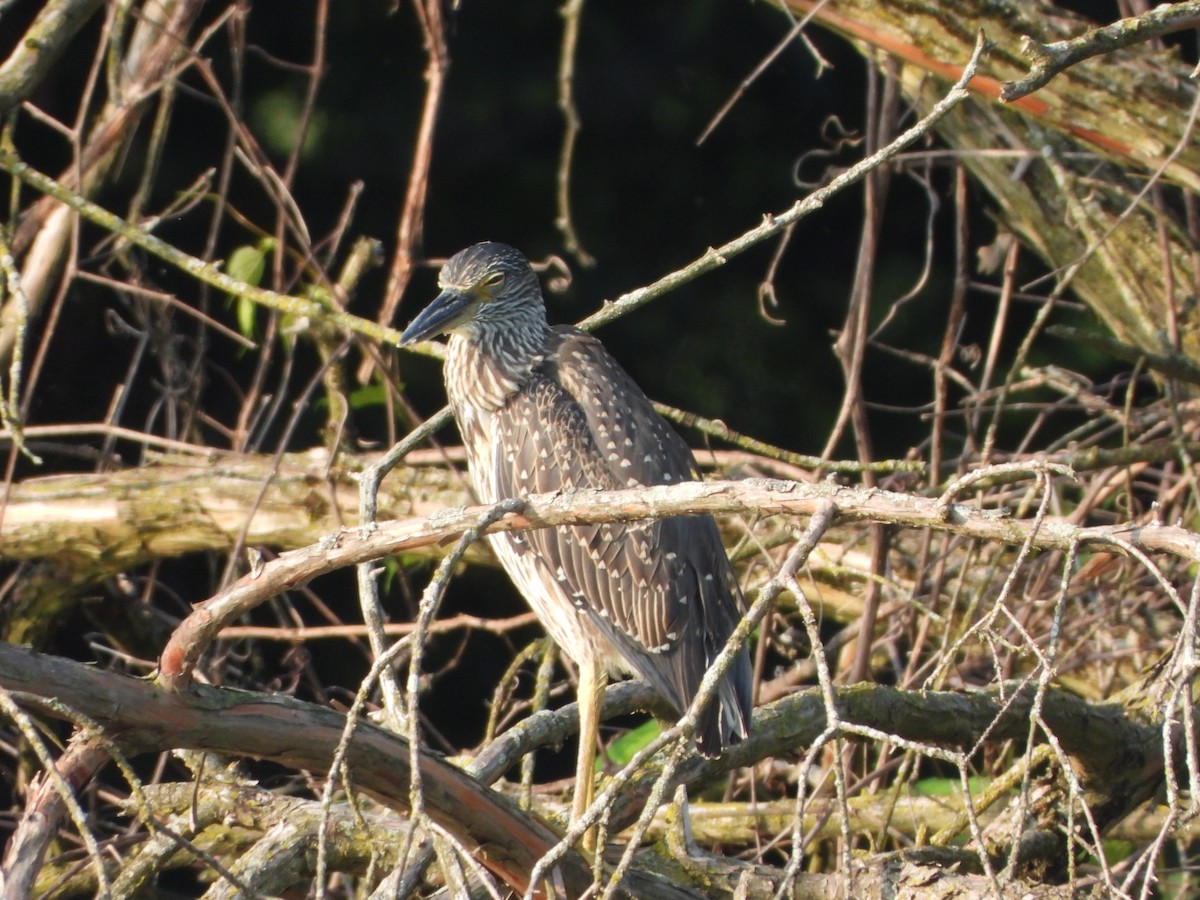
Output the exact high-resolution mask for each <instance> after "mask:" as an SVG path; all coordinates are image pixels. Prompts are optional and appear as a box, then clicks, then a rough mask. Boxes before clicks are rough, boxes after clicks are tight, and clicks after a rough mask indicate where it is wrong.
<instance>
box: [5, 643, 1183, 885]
mask: <svg viewBox="0 0 1200 900" xmlns="http://www.w3.org/2000/svg"><path fill="white" fill-rule="evenodd" d="M0 688H3V689H5V690H7V691H10V692H12V694H13V695H14V696H15V697H16V699H17V700H18V702H20V703H21V704H22V705H23V706H25V707H26V708H28V709H31V710H39V711H42V712H45V710H44V709H43V707H42V705H41V704H40V703H39V702H38V698H44V699H54V700H57V701H58V702H59V703H60V704H62V705H63V706H65V707H68V708H72V709H78V710H85V711H86V712H87V714H88V716H89V717H90V718H91V719H92V720H93V721H94V722H96V723H97V724H99V725H100V726H101V727H102V728H103V729H104V730H105V732H106V734H107V735H108V736H109V737H110V738H111V739H112V740H113V741H114V742H115V743H116V744H117V745H118V746H120V747H121V748H122V750H124V751H125V752H126V753H128V754H134V753H144V752H151V751H159V750H167V749H173V748H181V747H183V748H193V749H206V750H211V751H215V752H220V753H228V754H234V755H248V756H253V757H258V758H262V759H270V760H274V761H276V762H279V763H281V764H283V765H287V766H291V767H296V768H300V769H307V770H310V771H315V772H324V771H327V770H328V767H329V763H330V760H331V758H332V755H333V752H334V749H335V747H336V746H337V742H338V740H339V738H340V736H341V732H342V728H343V726H344V717H343V715H342V714H341V713H339V712H335V711H333V710H330V709H326V708H324V707H319V706H315V705H313V704H308V703H303V702H300V701H297V700H293V699H291V698H287V697H273V696H269V695H263V694H253V693H248V692H243V691H234V690H230V689H214V688H208V687H203V688H199V687H198V688H194V689H193V690H192V691H191V692H189V693H187V694H183V695H172V694H170V693H167V692H164V691H162V690H159V689H158V688H157V687H156V686H155V685H154V684H152V683H150V682H147V681H144V680H139V679H134V678H130V677H128V676H123V675H117V674H113V673H109V672H103V671H100V670H97V669H95V668H92V667H88V666H85V665H82V664H79V663H75V662H71V661H67V660H63V659H59V658H55V657H51V656H45V655H42V654H38V653H35V652H32V651H29V650H24V649H21V648H17V647H12V646H9V645H3V644H0ZM645 690H646V689H645V688H644V687H642V686H640V685H620V686H617V689H616V690H615V691H614V696H613V697H612V698H610V699H611V700H613V701H614V703H613V704H612V705H611V706H609V705H607V704H606V712H616V711H624V710H625V709H627V708H628V706H629V704H630V703H631V702H632V703H636V702H638V701H639V700H640V699H645V697H644V694H645ZM1034 692H1035V689H1034V688H1033V687H1027V688H1024V689H1022V690H1019V691H1017V692H1016V694H1015V695H1009V696H1007V697H1004V696H1002V695H1001V694H1000V692H999V691H997V690H989V691H981V692H979V693H977V694H970V695H965V694H959V693H954V692H945V691H942V692H917V691H899V690H896V689H894V688H888V687H882V686H878V685H858V686H854V687H847V688H841V689H839V690H838V691H837V703H838V707H839V711H840V714H841V716H842V718H843V721H845V722H846V723H848V724H858V725H866V726H870V727H873V728H878V729H886V730H887V731H889V732H891V733H894V734H896V735H898V736H900V737H904V738H908V739H911V740H917V741H923V742H927V743H931V744H937V745H942V746H960V747H971V746H974V745H975V744H976V743H977V742H978V741H979V740H981V739H982V738H983V737H984V736H985V735H986V736H987V738H988V740H989V741H1004V740H1008V739H1021V738H1022V737H1023V736H1024V735H1025V734H1026V733H1027V730H1028V716H1029V710H1030V704H1031V703H1032V700H1033V694H1034ZM50 714H51V715H55V714H56V713H54V712H51V713H50ZM1042 714H1043V717H1044V718H1045V721H1046V722H1047V724H1048V725H1050V727H1051V728H1052V729H1053V730H1054V733H1055V735H1056V737H1057V738H1058V739H1059V741H1060V742H1061V743H1062V746H1063V747H1064V748H1065V749H1066V750H1067V751H1068V752H1069V753H1071V754H1072V756H1073V758H1074V759H1075V760H1076V763H1077V765H1078V767H1079V769H1080V771H1081V772H1083V773H1084V775H1085V779H1086V781H1087V782H1088V783H1089V784H1090V785H1092V786H1093V787H1095V788H1097V789H1101V788H1103V789H1105V790H1107V792H1108V793H1109V794H1110V795H1111V797H1112V798H1114V799H1115V798H1117V796H1116V795H1120V797H1119V799H1121V800H1123V801H1129V800H1131V799H1133V798H1132V797H1131V796H1130V794H1129V792H1130V791H1138V792H1139V793H1140V796H1141V797H1142V798H1143V799H1144V798H1146V797H1148V796H1152V795H1153V793H1154V791H1155V789H1156V787H1155V786H1156V785H1161V778H1162V754H1161V748H1162V741H1161V736H1162V732H1161V730H1160V728H1158V727H1156V726H1154V725H1152V724H1148V723H1141V722H1138V721H1136V720H1134V719H1133V718H1132V717H1131V716H1130V715H1129V714H1128V713H1127V711H1126V710H1125V709H1124V708H1123V707H1122V706H1121V705H1120V704H1119V703H1115V702H1110V703H1089V702H1087V701H1084V700H1082V699H1080V698H1078V697H1074V696H1072V695H1070V694H1068V693H1066V692H1062V691H1058V690H1051V691H1050V692H1049V694H1048V695H1047V696H1046V698H1045V700H1044V703H1043V709H1042ZM573 718H574V710H573V708H571V709H564V710H560V711H557V712H552V713H544V714H539V715H538V716H534V717H531V719H530V720H528V722H527V725H528V726H529V727H528V728H527V729H525V730H524V733H523V734H522V732H521V731H520V730H518V731H515V732H514V733H513V734H512V735H510V736H506V737H502V739H501V741H500V742H498V744H497V745H496V749H495V750H493V751H489V752H488V754H486V755H485V757H481V758H480V759H479V760H478V761H477V763H476V765H475V766H473V767H472V768H474V769H476V770H477V771H478V772H479V776H480V777H481V778H484V779H486V780H490V779H494V778H496V777H498V776H499V775H500V774H501V773H502V772H503V771H504V770H505V769H506V768H508V767H509V766H510V765H511V764H512V763H513V762H514V761H515V760H516V758H517V755H519V753H520V752H525V751H527V750H529V749H531V748H532V746H534V745H537V744H541V743H543V742H545V741H551V742H553V741H555V740H561V738H562V736H563V731H562V728H563V727H564V726H571V725H572V719H573ZM538 723H544V725H545V726H548V727H542V725H541V724H538ZM824 728H825V711H824V708H823V704H822V701H821V698H820V696H819V692H817V691H816V690H813V691H805V692H803V693H799V694H796V695H793V696H792V697H788V698H785V699H784V700H781V701H778V702H777V703H774V704H772V705H771V706H769V707H767V708H764V709H760V710H758V711H757V713H756V715H755V722H754V732H753V736H752V737H751V739H750V740H748V741H745V742H743V743H742V744H739V745H736V746H735V747H734V748H732V750H731V751H730V752H729V753H727V754H726V755H725V757H723V758H722V759H721V760H718V761H715V762H714V761H708V760H703V759H700V758H696V757H692V758H689V759H687V760H685V761H684V762H683V763H682V764H681V765H680V766H679V768H678V769H677V772H676V779H675V780H676V782H677V783H683V784H696V783H700V782H707V781H709V780H711V779H712V778H714V777H716V776H717V775H718V774H719V773H720V772H722V771H725V770H728V769H731V768H735V767H737V766H741V765H747V764H750V763H752V762H754V761H757V760H760V759H763V758H767V757H771V756H778V755H781V754H782V755H786V754H788V753H792V752H796V751H797V750H799V749H802V748H804V747H806V746H808V744H809V743H810V742H811V741H812V740H813V739H814V738H815V737H816V736H817V735H819V734H820V732H821V731H822V730H823V729H824ZM1182 730H1183V729H1182V726H1180V727H1179V728H1177V729H1176V740H1175V743H1176V747H1175V749H1176V750H1177V751H1178V750H1179V745H1181V744H1182V740H1183V738H1182ZM531 736H532V737H534V739H533V740H527V739H528V738H530V737H531ZM505 744H506V745H507V747H506V748H505V749H500V748H501V746H502V745H505ZM514 750H517V751H518V752H517V753H514V752H513V751H514ZM1177 755H1178V754H1177ZM408 758H409V755H408V749H407V745H406V744H405V742H404V740H403V739H402V738H400V737H398V736H396V735H393V734H390V733H388V732H386V731H384V730H382V729H379V728H377V727H375V726H374V725H371V724H370V723H366V722H362V723H360V724H359V726H358V728H357V729H356V731H355V734H354V738H353V740H352V743H351V750H350V756H349V760H348V761H349V763H350V771H351V772H353V775H354V779H355V785H356V787H358V788H360V789H362V790H365V791H367V792H369V793H371V794H372V795H373V796H375V797H376V798H377V799H379V800H380V801H381V802H382V803H384V804H385V805H387V806H388V807H390V808H392V809H397V810H401V811H404V810H406V809H407V804H408V798H409V772H408V770H407V760H408ZM420 760H421V769H422V778H423V784H424V792H425V805H426V810H427V811H428V812H429V814H430V816H431V817H432V818H433V819H434V821H436V822H437V823H438V824H439V825H440V826H441V827H443V828H445V829H446V830H447V831H448V832H449V833H450V834H453V835H454V836H455V837H456V838H457V839H458V840H460V841H462V842H463V844H464V846H467V847H470V848H474V849H473V852H475V853H476V854H477V856H478V858H479V859H481V860H483V861H484V862H485V863H486V865H487V866H488V867H489V868H490V869H492V871H494V872H497V873H498V874H500V875H501V877H503V878H504V879H505V880H506V882H507V883H508V884H510V885H512V886H514V887H517V888H522V886H523V885H524V884H525V883H526V882H527V876H528V873H529V871H530V870H531V869H532V866H533V864H534V863H535V862H536V861H537V859H538V858H540V856H541V855H543V854H544V853H545V852H546V851H547V850H548V849H549V848H550V847H552V846H553V845H554V844H555V842H556V841H557V838H556V837H555V836H554V835H553V834H552V833H551V832H550V831H549V829H547V828H546V827H545V826H543V825H541V824H539V823H538V822H537V821H535V820H534V819H533V818H531V817H530V816H529V815H528V814H526V813H522V812H520V811H519V810H517V809H516V808H515V807H514V806H513V805H512V804H511V803H510V802H508V801H507V800H505V799H504V798H503V797H501V796H500V795H498V794H496V793H495V792H493V791H490V790H488V789H487V788H486V787H484V786H483V785H482V784H480V783H478V782H476V781H475V780H474V779H472V777H471V776H470V775H468V774H467V773H465V772H463V771H461V770H459V769H456V768H454V767H453V766H451V765H449V764H447V763H445V762H443V761H442V760H440V759H438V758H437V757H433V756H430V755H426V754H422V756H421V757H420ZM661 762H662V760H661V758H660V759H659V764H661ZM1176 762H1177V763H1179V762H1180V760H1176ZM657 773H658V766H657V765H656V766H652V767H651V768H650V769H649V770H648V771H647V772H645V773H644V774H643V775H641V776H640V777H639V778H638V780H637V781H636V782H635V783H634V784H633V785H632V786H631V787H630V789H628V790H626V791H624V792H623V793H622V794H621V796H620V798H619V800H618V803H617V805H616V807H615V808H614V809H613V810H612V818H611V823H612V825H613V826H614V827H621V825H622V824H623V823H626V822H628V821H630V820H631V818H632V817H633V816H635V815H636V814H637V812H638V810H640V808H641V804H642V803H644V801H645V793H646V791H648V789H649V787H650V785H651V784H652V782H653V780H654V778H655V777H656V775H657ZM1104 799H1105V798H1102V797H1100V796H1099V795H1097V797H1096V800H1097V801H1098V804H1097V805H1103V800H1104ZM868 871H870V872H875V874H874V875H873V876H872V877H875V878H879V877H885V876H886V865H885V866H884V868H883V869H882V870H879V869H877V868H876V867H870V868H869V870H868ZM931 871H932V870H931ZM556 875H557V876H560V877H562V878H563V879H564V880H563V884H564V885H565V887H566V889H567V892H568V895H569V896H579V894H580V892H582V891H583V890H585V889H586V888H587V886H588V885H589V884H590V883H591V873H590V871H589V870H588V868H587V866H586V865H585V864H584V862H583V860H582V858H581V857H578V856H576V855H574V854H569V855H568V856H567V857H565V858H564V859H563V860H562V861H561V862H560V864H559V868H558V870H557V872H556ZM631 875H632V882H631V883H630V884H629V885H627V886H628V887H629V888H630V890H633V891H635V892H636V895H637V896H643V897H652V896H686V894H683V893H680V892H678V891H675V892H674V893H663V891H666V887H665V886H662V885H656V884H655V883H654V882H651V881H647V880H646V878H647V876H646V875H645V873H641V872H638V871H636V870H635V871H634V872H633V873H631ZM933 875H936V876H937V877H950V876H949V874H948V873H936V872H934V873H933ZM755 877H757V878H761V879H764V880H765V881H767V882H770V883H777V879H778V872H774V874H772V872H771V871H770V870H766V869H765V867H761V866H760V867H757V869H756V876H755ZM828 880H829V879H828V878H827V877H825V876H814V877H813V878H812V883H811V884H810V883H808V881H809V877H808V876H805V877H804V878H802V879H801V883H800V884H799V885H798V890H799V891H800V893H799V894H798V895H799V896H816V895H819V893H820V891H821V890H824V888H825V887H826V886H828Z"/></svg>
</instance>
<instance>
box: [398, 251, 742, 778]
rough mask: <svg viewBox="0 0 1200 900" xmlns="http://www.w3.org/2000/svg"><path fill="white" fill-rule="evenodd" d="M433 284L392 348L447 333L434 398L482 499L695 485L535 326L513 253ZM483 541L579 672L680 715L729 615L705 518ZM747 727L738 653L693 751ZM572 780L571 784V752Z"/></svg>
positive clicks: (532, 290) (666, 431) (679, 458)
mask: <svg viewBox="0 0 1200 900" xmlns="http://www.w3.org/2000/svg"><path fill="white" fill-rule="evenodd" d="M440 285H441V287H442V293H441V294H440V295H439V296H438V298H437V299H436V300H434V301H433V303H431V304H430V306H429V307H428V308H427V309H426V310H425V311H424V312H422V313H421V314H420V315H419V316H418V317H417V318H416V319H415V320H414V321H413V323H412V324H411V325H410V326H409V327H408V329H407V330H406V331H405V333H404V341H405V342H406V343H408V342H411V341H416V340H422V339H425V338H428V337H431V336H433V335H435V334H438V333H444V332H448V333H449V334H450V342H449V345H448V348H447V353H446V362H445V379H446V388H447V393H448V394H449V397H450V403H451V405H452V407H453V409H454V415H455V418H456V420H457V422H458V426H459V429H460V431H461V432H462V436H463V442H464V444H465V446H466V449H467V457H468V462H469V466H470V473H471V479H472V482H473V484H474V486H475V490H476V492H477V493H478V495H479V499H480V500H481V501H483V502H493V501H496V500H499V499H504V498H509V497H524V496H528V495H530V494H540V493H550V492H557V491H571V490H579V489H584V488H594V489H614V488H628V487H638V486H645V485H659V484H674V483H677V482H680V481H691V480H694V479H696V478H697V477H698V474H697V470H696V463H695V460H694V459H693V457H692V454H691V451H690V450H689V449H688V447H687V445H686V444H684V442H683V441H682V440H681V439H680V437H679V436H678V435H677V434H676V433H675V432H674V431H673V430H672V429H671V428H670V426H668V425H667V424H666V422H664V421H663V420H662V418H661V417H660V416H659V415H658V414H657V413H656V412H655V411H654V408H653V406H652V405H651V403H650V401H649V400H648V399H647V398H646V396H645V394H643V393H642V391H641V390H640V389H639V388H638V386H637V385H636V384H635V383H634V382H633V380H632V379H631V378H630V377H629V376H628V375H627V374H626V373H625V371H624V370H623V369H622V368H621V367H620V366H619V365H618V364H617V362H616V361H615V360H614V359H613V358H612V357H611V356H610V355H609V354H608V352H607V351H606V350H605V349H604V347H603V345H602V344H601V343H600V342H599V341H598V340H597V339H596V338H594V337H592V336H591V335H588V334H585V333H583V332H581V331H579V330H578V329H575V328H571V327H567V326H558V327H554V328H551V327H549V326H548V325H547V324H546V316H545V307H544V304H543V301H542V294H541V288H540V286H539V284H538V281H537V277H536V275H535V274H534V273H533V270H532V269H531V268H530V266H529V263H528V262H527V261H526V259H525V257H524V256H522V255H521V254H520V253H519V252H517V251H516V250H514V249H512V248H511V247H507V246H505V245H503V244H495V243H484V244H476V245H475V246H473V247H469V248H467V249H466V250H463V251H462V252H460V253H458V254H456V255H455V256H453V257H452V258H451V259H450V260H449V261H448V262H447V263H446V265H445V267H444V268H443V269H442V273H441V277H440ZM490 541H491V545H492V547H493V549H494V550H495V552H496V555H497V556H498V557H499V559H500V561H501V563H502V564H503V566H504V568H505V570H506V571H507V572H508V574H509V576H510V577H511V578H512V579H513V581H514V582H515V583H516V585H517V587H518V588H519V589H520V591H521V593H522V594H523V595H524V596H525V598H526V600H527V601H528V602H529V604H530V606H531V607H532V608H533V610H534V612H536V613H537V615H538V617H539V618H540V619H541V621H542V623H543V624H544V625H545V627H546V629H547V631H549V633H550V634H551V636H552V637H553V638H554V639H555V641H556V642H557V643H558V644H559V646H560V647H561V648H562V649H563V651H564V652H566V653H567V655H568V656H570V657H571V658H572V659H573V660H574V661H575V662H576V663H577V664H578V665H579V666H580V669H581V672H582V671H583V670H584V669H586V668H593V667H596V666H603V667H605V668H607V669H609V670H617V671H623V672H631V673H633V674H634V675H636V676H637V677H640V678H641V679H643V680H644V681H646V682H647V683H648V684H650V685H651V686H652V687H654V688H655V689H656V690H657V691H658V692H659V693H660V694H661V695H662V696H663V697H664V698H665V699H666V700H667V701H668V702H669V703H670V704H671V705H672V706H673V707H674V708H675V709H676V710H677V711H678V712H679V713H680V714H682V712H683V711H685V710H686V709H687V707H688V706H689V704H690V703H691V701H692V699H693V698H694V697H695V694H696V691H697V688H698V687H699V683H700V679H701V677H702V676H703V674H704V672H705V670H706V669H707V668H708V666H709V665H710V664H711V662H712V661H713V659H714V658H715V657H716V655H717V653H718V652H720V650H721V648H722V647H723V646H724V644H725V642H726V640H727V639H728V637H729V635H730V633H731V632H732V630H733V628H734V626H735V625H736V624H737V621H738V618H739V616H740V612H741V609H742V606H743V603H742V598H741V593H740V591H739V589H738V585H737V580H736V578H735V577H734V573H733V570H732V568H731V566H730V564H729V560H728V557H727V556H726V554H725V550H724V547H723V546H722V544H721V539H720V534H719V532H718V531H717V527H716V523H715V522H714V521H713V519H712V518H711V517H710V516H688V517H678V516H677V517H673V518H668V519H661V520H656V521H650V522H635V523H630V524H621V523H616V524H603V525H576V526H568V527H561V528H550V529H538V530H534V531H529V532H525V533H522V534H507V533H505V534H495V535H491V536H490ZM581 702H582V703H586V702H587V698H584V697H582V696H581ZM749 715H750V663H749V658H748V656H747V654H746V652H745V651H744V650H743V652H742V653H741V654H740V655H739V657H738V659H737V660H736V661H735V664H734V665H733V667H732V668H731V669H730V670H729V672H728V673H727V675H726V676H725V678H724V679H723V681H722V682H721V686H720V690H719V693H718V696H717V697H716V698H714V700H713V702H711V703H710V704H709V705H708V707H707V709H706V710H704V711H703V712H702V714H701V716H700V721H699V727H698V729H697V734H696V741H697V746H698V747H699V749H700V750H701V752H704V753H706V754H709V755H712V754H715V753H718V752H719V751H720V750H721V749H723V748H724V747H725V746H727V745H728V744H729V743H730V742H731V741H733V740H736V739H738V738H740V737H744V736H745V735H746V734H747V729H748V725H749ZM585 749H587V750H588V753H589V758H590V752H591V751H590V748H585ZM580 766H581V769H580V771H581V773H582V770H583V760H582V754H581V762H580Z"/></svg>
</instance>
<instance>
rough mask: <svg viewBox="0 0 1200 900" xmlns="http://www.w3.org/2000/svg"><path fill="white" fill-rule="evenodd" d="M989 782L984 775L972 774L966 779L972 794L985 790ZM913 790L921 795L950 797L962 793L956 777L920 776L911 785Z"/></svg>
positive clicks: (960, 783)
mask: <svg viewBox="0 0 1200 900" xmlns="http://www.w3.org/2000/svg"><path fill="white" fill-rule="evenodd" d="M991 782H992V780H991V779H990V778H988V777H987V776H985V775H972V776H971V777H970V778H968V779H967V784H968V785H969V786H970V788H971V793H972V794H978V793H980V792H981V791H983V790H985V789H986V788H987V786H988V785H989V784H991ZM913 791H914V792H915V793H917V794H920V795H921V796H923V797H952V796H956V795H958V794H960V793H962V781H961V780H960V779H958V778H922V779H921V780H920V781H918V782H917V783H916V784H914V785H913Z"/></svg>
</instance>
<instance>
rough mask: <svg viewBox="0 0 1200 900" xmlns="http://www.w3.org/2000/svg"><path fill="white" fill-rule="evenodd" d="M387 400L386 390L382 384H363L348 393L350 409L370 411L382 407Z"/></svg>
mask: <svg viewBox="0 0 1200 900" xmlns="http://www.w3.org/2000/svg"><path fill="white" fill-rule="evenodd" d="M385 400H387V388H385V387H384V386H383V385H382V384H365V385H363V386H362V387H360V388H358V389H357V390H355V391H351V392H350V408H351V409H356V410H359V409H370V408H371V407H373V406H383V404H384V401H385Z"/></svg>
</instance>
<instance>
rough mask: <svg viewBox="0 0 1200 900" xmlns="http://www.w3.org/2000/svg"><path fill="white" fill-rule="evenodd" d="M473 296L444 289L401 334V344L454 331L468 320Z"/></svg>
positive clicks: (412, 342)
mask: <svg viewBox="0 0 1200 900" xmlns="http://www.w3.org/2000/svg"><path fill="white" fill-rule="evenodd" d="M470 309H471V298H470V297H468V296H466V295H465V294H461V293H459V292H458V291H442V292H441V293H440V294H438V295H437V297H435V298H434V300H433V302H432V303H430V304H429V305H428V306H427V307H425V309H424V310H422V311H421V313H420V315H418V316H417V317H416V318H415V319H413V320H412V322H410V323H409V325H408V327H407V328H405V329H404V334H402V335H400V343H401V344H415V343H416V342H417V341H424V340H427V339H428V338H431V337H434V336H435V335H439V334H443V333H445V332H447V331H452V330H453V329H454V327H455V326H457V325H461V324H462V323H463V322H464V321H466V320H467V318H468V316H469V314H470Z"/></svg>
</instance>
